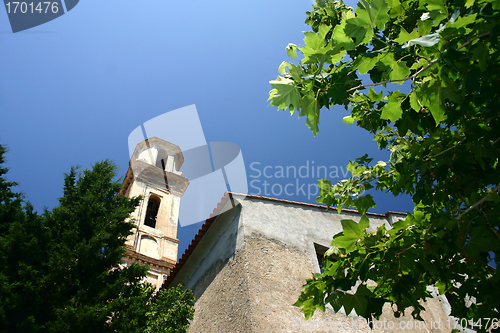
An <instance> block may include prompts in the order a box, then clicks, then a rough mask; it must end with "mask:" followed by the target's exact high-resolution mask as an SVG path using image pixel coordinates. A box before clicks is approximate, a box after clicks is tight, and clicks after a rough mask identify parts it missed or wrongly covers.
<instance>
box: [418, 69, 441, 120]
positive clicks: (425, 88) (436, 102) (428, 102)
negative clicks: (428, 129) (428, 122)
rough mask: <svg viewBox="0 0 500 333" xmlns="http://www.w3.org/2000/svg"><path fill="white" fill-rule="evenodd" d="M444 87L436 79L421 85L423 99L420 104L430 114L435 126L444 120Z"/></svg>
mask: <svg viewBox="0 0 500 333" xmlns="http://www.w3.org/2000/svg"><path fill="white" fill-rule="evenodd" d="M443 89H444V87H443V86H442V82H441V81H439V80H436V79H434V78H433V79H430V80H429V81H427V82H425V83H424V84H423V85H422V92H423V94H424V95H422V96H425V98H422V103H423V104H424V106H426V107H427V108H428V109H429V111H430V112H431V114H432V117H433V118H434V121H435V122H436V126H437V125H439V124H440V123H441V122H442V121H443V120H445V119H446V115H445V109H444V93H443Z"/></svg>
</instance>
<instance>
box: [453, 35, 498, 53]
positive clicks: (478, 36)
mask: <svg viewBox="0 0 500 333" xmlns="http://www.w3.org/2000/svg"><path fill="white" fill-rule="evenodd" d="M491 32H492V31H491V30H490V31H488V32H485V33H483V34H480V35H477V36H476V37H473V38H471V39H469V40H467V41H466V42H465V43H463V44H462V45H460V46H459V47H458V48H457V51H459V50H460V49H462V48H464V47H466V46H467V45H469V44H470V43H472V42H473V41H475V40H476V39H479V38H481V37H484V36H488V35H491Z"/></svg>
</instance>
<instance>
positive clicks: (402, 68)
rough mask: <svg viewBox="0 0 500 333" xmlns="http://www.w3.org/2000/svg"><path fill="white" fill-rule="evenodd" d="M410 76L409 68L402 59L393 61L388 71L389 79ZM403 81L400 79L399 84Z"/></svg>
mask: <svg viewBox="0 0 500 333" xmlns="http://www.w3.org/2000/svg"><path fill="white" fill-rule="evenodd" d="M409 76H410V69H409V68H408V66H406V64H405V63H404V62H403V61H398V62H395V63H394V64H393V65H392V66H391V72H390V73H389V79H390V80H399V79H406V78H407V77H409ZM402 83H403V81H401V84H402Z"/></svg>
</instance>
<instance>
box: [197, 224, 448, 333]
mask: <svg viewBox="0 0 500 333" xmlns="http://www.w3.org/2000/svg"><path fill="white" fill-rule="evenodd" d="M313 266H314V262H313V261H312V260H311V258H310V256H308V255H306V253H304V251H302V250H300V249H298V248H294V247H291V246H289V245H286V244H284V243H282V242H279V241H276V240H272V239H269V238H266V237H265V236H263V235H261V234H257V233H254V234H252V235H248V236H246V237H245V241H244V245H243V246H242V247H241V248H239V249H238V250H237V251H236V253H235V255H234V256H233V257H232V258H231V259H229V260H228V261H227V262H225V263H222V262H219V263H218V265H214V266H213V267H212V268H211V271H209V272H207V273H206V274H207V278H208V279H209V280H210V283H209V284H208V285H206V286H205V287H204V288H203V289H204V290H203V291H202V294H201V297H200V298H199V299H198V300H197V302H196V311H195V316H194V320H193V322H192V323H191V326H190V328H189V330H188V332H189V333H195V332H196V333H205V332H214V333H219V332H224V333H225V332H228V333H229V332H231V333H233V332H238V333H243V332H259V333H260V332H367V331H370V328H369V327H368V326H367V325H366V324H365V323H366V322H365V321H364V320H363V319H361V318H359V317H357V316H346V315H345V314H340V313H339V314H334V313H333V310H331V309H328V308H327V311H326V313H323V312H321V311H320V310H317V311H316V313H315V315H314V316H313V317H312V318H311V319H310V320H308V321H306V320H305V319H304V315H303V314H302V312H301V311H300V309H299V308H297V307H294V306H293V305H292V304H293V303H294V302H295V301H296V300H297V298H298V297H299V295H300V291H301V289H302V285H303V284H304V283H305V280H306V279H307V278H309V277H310V276H311V272H312V270H313ZM200 291H201V290H198V292H197V293H199V292H200ZM426 308H428V309H429V310H430V311H427V312H425V313H424V314H423V316H422V317H423V318H424V319H425V320H426V322H425V323H424V322H416V321H415V320H414V319H413V318H412V317H411V315H409V313H408V314H407V315H406V316H404V317H401V318H399V319H396V318H394V316H393V315H392V311H391V309H390V307H389V306H386V308H385V311H384V315H383V316H382V317H381V319H380V321H379V322H375V325H376V327H379V328H381V329H375V330H373V332H405V331H407V332H450V331H451V330H448V329H447V326H448V324H447V321H446V316H444V313H443V311H442V309H441V305H440V301H439V300H438V299H434V300H431V301H430V302H428V304H426ZM439 322H440V327H441V329H436V327H438V325H437V324H438V323H439ZM431 323H432V324H431ZM433 327H434V328H433ZM390 328H393V329H390Z"/></svg>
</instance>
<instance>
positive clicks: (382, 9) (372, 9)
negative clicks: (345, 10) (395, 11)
mask: <svg viewBox="0 0 500 333" xmlns="http://www.w3.org/2000/svg"><path fill="white" fill-rule="evenodd" d="M360 4H361V5H362V7H364V8H365V9H366V13H367V15H368V20H369V21H370V25H371V26H372V27H377V28H378V29H379V30H383V29H384V28H385V24H386V23H387V21H389V14H388V12H389V6H388V5H387V2H386V1H385V0H373V1H372V2H371V4H370V5H368V2H367V1H365V0H360ZM358 8H359V7H358ZM356 12H357V11H356ZM357 13H358V15H365V11H363V10H360V11H359V12H357Z"/></svg>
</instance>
